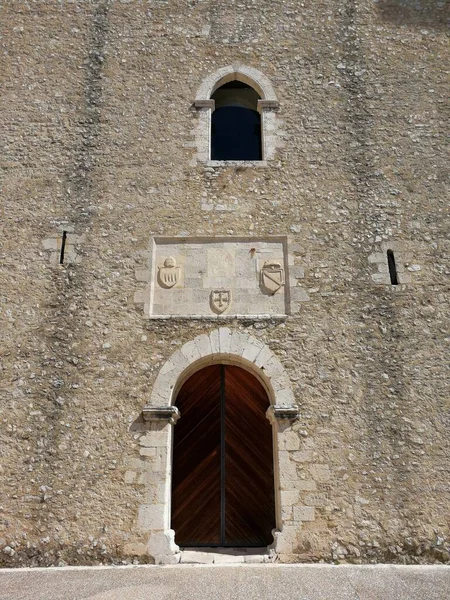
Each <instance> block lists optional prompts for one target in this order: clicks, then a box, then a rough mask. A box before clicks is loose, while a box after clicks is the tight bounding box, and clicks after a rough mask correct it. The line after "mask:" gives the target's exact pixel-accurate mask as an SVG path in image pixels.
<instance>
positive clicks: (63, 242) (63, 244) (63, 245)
mask: <svg viewBox="0 0 450 600" xmlns="http://www.w3.org/2000/svg"><path fill="white" fill-rule="evenodd" d="M66 240H67V231H63V234H62V238H61V250H60V253H59V264H60V265H62V264H64V252H65V250H66Z"/></svg>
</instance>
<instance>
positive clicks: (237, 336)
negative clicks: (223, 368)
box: [230, 331, 249, 356]
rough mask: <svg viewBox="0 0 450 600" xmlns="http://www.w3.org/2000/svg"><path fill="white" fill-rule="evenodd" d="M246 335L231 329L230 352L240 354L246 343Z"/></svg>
mask: <svg viewBox="0 0 450 600" xmlns="http://www.w3.org/2000/svg"><path fill="white" fill-rule="evenodd" d="M248 339H249V337H248V335H246V334H243V333H240V332H237V331H232V333H231V339H230V354H234V355H235V356H242V353H243V352H244V348H245V345H246V344H248Z"/></svg>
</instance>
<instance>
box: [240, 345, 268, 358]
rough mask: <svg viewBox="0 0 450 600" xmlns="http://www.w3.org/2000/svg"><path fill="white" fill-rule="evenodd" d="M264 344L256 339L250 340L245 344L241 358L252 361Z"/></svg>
mask: <svg viewBox="0 0 450 600" xmlns="http://www.w3.org/2000/svg"><path fill="white" fill-rule="evenodd" d="M263 347H264V344H262V343H261V342H259V341H257V340H252V341H251V343H249V344H248V345H246V346H245V348H244V352H243V353H242V358H246V359H247V360H249V361H250V362H254V360H255V359H256V357H257V356H258V354H259V353H260V352H261V350H262V349H263Z"/></svg>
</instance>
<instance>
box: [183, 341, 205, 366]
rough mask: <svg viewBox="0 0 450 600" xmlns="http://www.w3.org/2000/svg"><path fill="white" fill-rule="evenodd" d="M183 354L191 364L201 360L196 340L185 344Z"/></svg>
mask: <svg viewBox="0 0 450 600" xmlns="http://www.w3.org/2000/svg"><path fill="white" fill-rule="evenodd" d="M181 354H183V356H185V357H186V359H187V360H188V361H189V363H193V362H195V361H196V360H198V359H199V358H201V354H200V352H199V350H198V347H197V344H196V343H195V340H192V341H191V342H187V343H186V344H183V346H182V347H181Z"/></svg>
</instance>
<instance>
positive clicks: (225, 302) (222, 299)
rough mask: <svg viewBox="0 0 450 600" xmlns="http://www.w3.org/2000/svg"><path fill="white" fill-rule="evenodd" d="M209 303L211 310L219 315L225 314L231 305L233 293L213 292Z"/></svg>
mask: <svg viewBox="0 0 450 600" xmlns="http://www.w3.org/2000/svg"><path fill="white" fill-rule="evenodd" d="M209 301H210V303H211V309H212V310H213V311H214V312H215V313H217V314H219V315H220V314H221V313H223V312H224V311H225V310H226V309H227V308H228V307H229V306H230V304H231V291H230V290H212V292H211V294H210V296H209Z"/></svg>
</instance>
